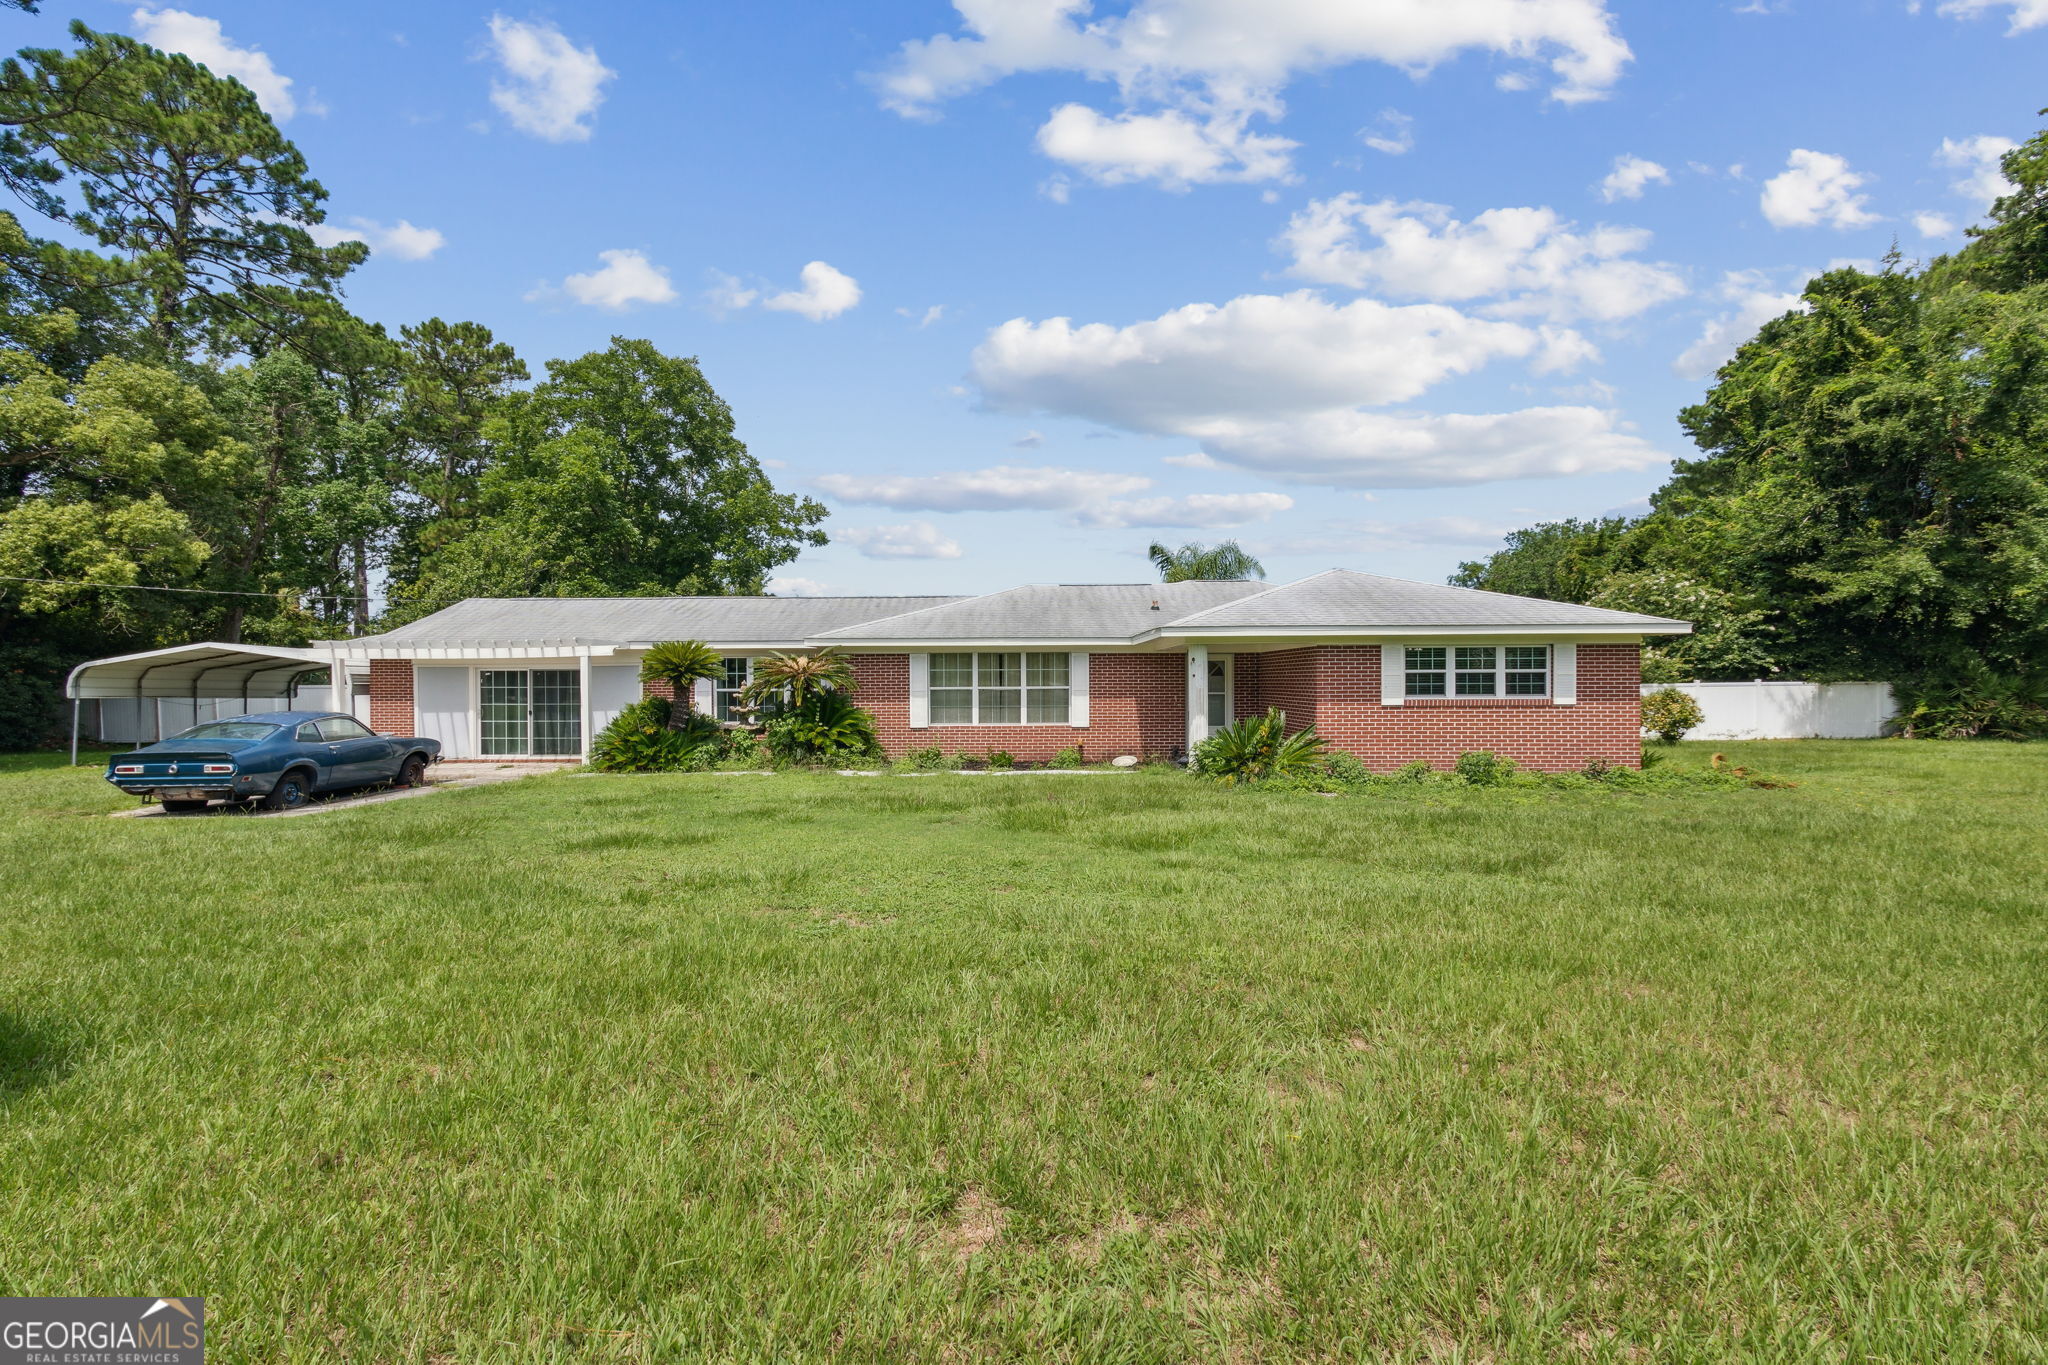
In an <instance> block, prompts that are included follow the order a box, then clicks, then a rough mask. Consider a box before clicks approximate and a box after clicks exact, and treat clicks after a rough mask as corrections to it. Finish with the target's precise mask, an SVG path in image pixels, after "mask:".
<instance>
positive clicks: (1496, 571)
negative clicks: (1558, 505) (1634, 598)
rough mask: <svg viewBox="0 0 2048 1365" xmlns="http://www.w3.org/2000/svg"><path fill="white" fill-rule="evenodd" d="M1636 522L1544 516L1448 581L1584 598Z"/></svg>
mask: <svg viewBox="0 0 2048 1365" xmlns="http://www.w3.org/2000/svg"><path fill="white" fill-rule="evenodd" d="M1635 525H1636V523H1635V522H1634V521H1633V520H1631V519H1630V518H1627V517H1602V518H1600V519H1598V520H1596V521H1577V520H1571V519H1567V520H1565V521H1546V522H1541V523H1538V524H1537V525H1535V526H1531V527H1529V528H1528V529H1527V530H1523V531H1511V532H1509V533H1508V538H1507V545H1506V546H1505V547H1503V548H1502V549H1499V550H1496V551H1494V552H1493V553H1492V554H1491V555H1489V556H1487V557H1486V558H1485V559H1483V560H1476V561H1468V562H1466V563H1464V564H1460V565H1459V566H1458V571H1457V572H1456V573H1455V574H1452V575H1451V584H1452V586H1454V587H1460V588H1478V589H1480V590H1482V591H1485V592H1503V593H1511V594H1513V595H1515V596H1517V597H1542V598H1547V599H1548V600H1550V601H1552V602H1587V601H1590V600H1592V596H1593V594H1594V593H1596V592H1598V591H1599V590H1600V586H1601V584H1602V583H1603V582H1604V581H1605V579H1606V578H1607V577H1608V575H1609V574H1611V573H1613V572H1614V571H1615V568H1616V564H1617V562H1618V561H1623V560H1626V559H1628V558H1629V556H1628V555H1627V554H1626V552H1625V550H1624V546H1625V544H1626V542H1627V540H1628V533H1629V531H1630V530H1631V529H1633V528H1634V527H1635Z"/></svg>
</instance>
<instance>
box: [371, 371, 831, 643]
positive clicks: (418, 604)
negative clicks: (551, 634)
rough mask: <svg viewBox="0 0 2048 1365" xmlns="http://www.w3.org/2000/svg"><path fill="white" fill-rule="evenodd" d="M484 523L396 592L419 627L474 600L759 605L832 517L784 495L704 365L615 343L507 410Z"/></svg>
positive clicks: (483, 507) (398, 615) (491, 429)
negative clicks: (742, 596) (701, 598)
mask: <svg viewBox="0 0 2048 1365" xmlns="http://www.w3.org/2000/svg"><path fill="white" fill-rule="evenodd" d="M483 434H484V439H485V440H486V441H489V442H490V443H491V444H492V445H493V447H494V448H495V451H496V459H495V460H494V462H493V463H492V464H491V466H490V467H489V468H488V469H487V470H485V472H484V473H483V475H482V476H481V478H480V479H479V480H478V483H477V492H476V507H477V516H476V518H475V519H474V521H473V522H471V523H470V524H469V525H468V526H467V527H466V528H465V529H464V531H463V533H462V534H461V535H460V537H459V538H457V539H455V540H453V541H452V542H450V543H448V544H447V545H445V546H442V547H441V548H439V549H437V550H435V551H433V552H432V553H430V554H429V555H428V556H427V557H426V559H425V561H424V562H423V564H422V566H421V571H420V575H419V578H418V580H417V581H416V582H414V583H412V584H410V585H402V586H398V587H395V588H394V591H393V599H394V609H393V618H394V619H398V620H410V619H413V618H414V617H416V616H419V615H424V614H425V613H427V612H430V611H435V610H438V609H439V608H441V607H443V606H447V605H449V604H450V603H452V602H456V601H459V600H461V599H462V598H463V597H468V596H479V595H482V596H555V595H575V594H619V595H628V596H632V595H639V596H652V595H662V594H676V593H727V592H733V593H752V592H759V591H761V589H762V586H763V584H764V582H765V581H766V578H767V574H768V572H769V571H770V570H771V569H773V568H775V567H776V566H777V565H779V564H784V563H787V562H788V561H789V560H791V559H794V558H795V557H796V555H797V554H798V553H799V552H800V551H801V550H802V548H803V547H804V546H807V545H822V544H823V543H824V541H825V537H824V535H823V533H822V532H820V531H818V530H817V529H816V526H817V523H818V522H820V521H822V520H823V519H824V517H825V509H824V508H823V507H822V506H821V505H819V504H818V503H817V502H815V501H813V500H811V499H809V498H801V497H796V496H793V495H789V494H784V493H779V492H777V491H776V490H775V487H774V485H773V484H771V483H770V482H769V481H768V478H767V476H766V475H765V474H764V473H762V471H761V467H760V465H759V464H757V463H756V462H755V460H754V458H753V456H751V455H749V454H748V453H747V448H746V447H745V446H744V445H743V444H741V442H740V441H739V439H738V437H736V436H735V435H734V434H733V419H732V412H731V409H729V408H728V407H727V406H726V404H725V402H724V400H723V399H721V398H719V396H718V395H717V393H716V392H714V391H713V390H712V388H711V385H710V383H709V382H708V381H707V380H706V379H705V378H704V375H703V372H702V371H701V370H700V369H699V368H698V366H697V362H696V361H695V360H690V359H683V358H678V357H673V356H666V355H663V354H662V353H661V352H660V351H659V350H657V349H656V348H655V347H654V346H653V344H652V343H650V342H646V341H632V340H627V339H625V338H622V337H615V338H613V340H612V344H611V346H610V347H609V348H608V349H606V350H603V351H594V352H592V353H590V354H588V355H585V356H582V357H580V358H578V359H575V360H558V361H550V362H548V377H547V379H545V380H543V381H542V382H541V383H540V384H538V385H536V386H535V387H534V388H533V389H532V390H530V391H528V392H525V393H518V394H513V395H511V396H509V397H507V398H506V399H504V400H503V410H502V411H501V412H500V413H499V414H498V415H496V416H495V417H493V418H491V419H490V420H488V421H487V422H486V423H485V424H484V433H483Z"/></svg>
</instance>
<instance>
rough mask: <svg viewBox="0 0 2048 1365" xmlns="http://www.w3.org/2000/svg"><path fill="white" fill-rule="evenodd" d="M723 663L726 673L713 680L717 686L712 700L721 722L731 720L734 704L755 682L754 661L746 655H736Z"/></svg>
mask: <svg viewBox="0 0 2048 1365" xmlns="http://www.w3.org/2000/svg"><path fill="white" fill-rule="evenodd" d="M721 662H722V663H723V664H724V666H725V671H724V672H723V673H720V674H719V675H718V676H717V677H716V678H715V679H713V680H712V681H713V682H715V683H716V684H717V686H715V687H714V688H713V689H712V699H713V701H714V702H715V703H716V705H715V706H714V708H713V709H714V710H715V711H716V712H717V715H718V718H719V719H720V720H731V719H732V718H733V715H732V707H733V703H734V702H736V701H738V700H739V699H740V693H741V692H743V691H744V690H746V686H747V684H748V683H749V682H751V681H753V677H754V661H753V660H752V659H749V658H747V657H746V656H745V655H735V656H733V657H731V658H728V659H724V660H722V661H721Z"/></svg>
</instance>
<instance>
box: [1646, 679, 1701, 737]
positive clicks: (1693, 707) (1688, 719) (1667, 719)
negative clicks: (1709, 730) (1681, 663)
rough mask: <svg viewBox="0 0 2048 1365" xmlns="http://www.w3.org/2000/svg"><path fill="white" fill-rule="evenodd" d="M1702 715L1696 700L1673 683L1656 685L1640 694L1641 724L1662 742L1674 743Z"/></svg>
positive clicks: (1693, 726)
mask: <svg viewBox="0 0 2048 1365" xmlns="http://www.w3.org/2000/svg"><path fill="white" fill-rule="evenodd" d="M1705 719H1706V715H1705V714H1704V713H1703V712H1702V711H1701V710H1700V704H1699V703H1698V702H1696V701H1694V700H1693V699H1692V698H1691V697H1690V696H1689V695H1687V694H1686V693H1684V692H1681V691H1679V690H1678V689H1677V688H1675V687H1664V688H1659V689H1658V690H1657V691H1655V692H1652V693H1651V694H1650V695H1649V696H1647V697H1644V698H1643V728H1644V729H1645V730H1648V731H1649V732H1650V733H1651V734H1653V735H1655V736H1657V738H1659V739H1661V740H1663V741H1664V742H1665V743H1666V744H1676V743H1678V741H1679V740H1681V739H1684V738H1685V732H1686V731H1688V730H1691V729H1694V728H1695V727H1697V726H1698V725H1699V724H1700V722H1701V721H1704V720H1705Z"/></svg>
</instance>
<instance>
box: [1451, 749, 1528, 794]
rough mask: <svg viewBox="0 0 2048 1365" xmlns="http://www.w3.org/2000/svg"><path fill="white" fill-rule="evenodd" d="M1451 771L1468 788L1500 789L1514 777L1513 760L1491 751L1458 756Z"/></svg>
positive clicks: (1483, 750) (1477, 750)
mask: <svg viewBox="0 0 2048 1365" xmlns="http://www.w3.org/2000/svg"><path fill="white" fill-rule="evenodd" d="M1451 771H1453V772H1455V773H1456V774H1457V775H1458V776H1459V777H1461V778H1463V779H1464V780H1465V785H1467V786H1470V787H1500V786H1505V785H1506V784H1507V781H1508V779H1509V778H1511V777H1513V776H1514V775H1515V760H1513V759H1512V758H1505V757H1502V756H1501V755H1500V754H1497V753H1494V752H1493V751H1492V750H1491V749H1476V750H1473V751H1472V752H1471V753H1464V754H1459V755H1458V761H1457V762H1456V763H1455V764H1453V765H1452V767H1451Z"/></svg>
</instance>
